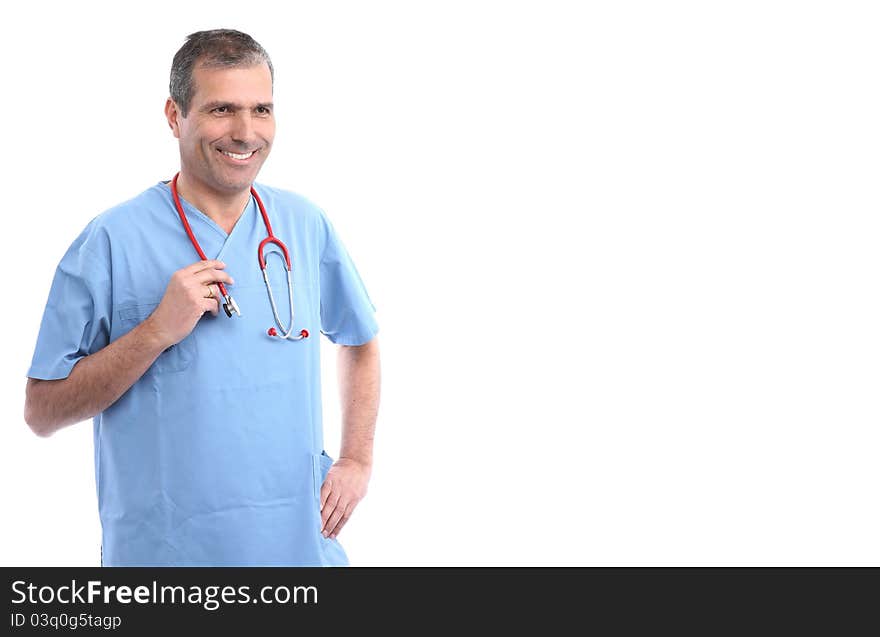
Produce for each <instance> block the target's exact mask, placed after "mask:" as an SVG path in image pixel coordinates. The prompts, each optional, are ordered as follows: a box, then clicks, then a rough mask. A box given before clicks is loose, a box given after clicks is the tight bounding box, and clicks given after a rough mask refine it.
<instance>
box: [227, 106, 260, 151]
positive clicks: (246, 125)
mask: <svg viewBox="0 0 880 637" xmlns="http://www.w3.org/2000/svg"><path fill="white" fill-rule="evenodd" d="M230 133H231V136H232V139H233V141H236V142H241V143H243V144H250V143H251V142H252V141H253V140H254V122H253V120H252V118H251V114H250V113H249V112H247V111H245V110H244V109H242V110H241V111H240V112H238V113H236V115H235V119H234V120H233V125H232V130H231V131H230Z"/></svg>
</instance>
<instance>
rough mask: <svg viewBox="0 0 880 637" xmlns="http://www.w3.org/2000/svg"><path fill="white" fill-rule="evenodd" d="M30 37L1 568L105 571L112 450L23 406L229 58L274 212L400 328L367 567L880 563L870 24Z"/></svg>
mask: <svg viewBox="0 0 880 637" xmlns="http://www.w3.org/2000/svg"><path fill="white" fill-rule="evenodd" d="M7 4H8V3H7ZM10 6H12V7H14V8H11V9H10V8H6V9H4V10H3V11H4V13H3V15H2V22H3V24H4V27H5V29H4V32H5V33H4V39H3V41H2V43H0V47H2V59H3V67H4V73H3V78H2V87H3V98H2V100H0V103H2V106H0V108H2V120H0V121H2V125H3V128H2V143H0V162H2V179H3V193H4V202H3V212H4V214H3V224H4V227H3V236H4V242H3V243H4V250H3V251H2V256H0V259H2V263H0V266H2V269H0V272H3V273H4V274H5V276H3V278H2V288H0V289H2V309H3V312H2V315H3V316H2V321H3V333H4V335H5V342H6V343H7V345H6V350H5V355H4V358H3V366H2V378H0V386H2V387H3V388H4V389H3V395H2V409H3V412H2V425H3V426H2V440H0V445H2V457H0V471H2V473H0V479H2V484H3V491H2V494H3V499H2V504H3V515H2V519H3V523H2V525H0V563H2V564H6V565H97V564H98V561H99V546H100V523H99V519H98V513H97V502H96V496H95V486H94V470H93V456H92V438H91V436H92V434H91V423H89V422H84V423H80V424H78V425H75V426H72V427H69V428H66V429H64V430H62V431H60V432H58V433H56V434H55V435H54V436H52V437H50V438H48V439H42V438H37V437H36V436H34V435H33V434H32V433H31V432H30V430H29V429H28V427H27V426H26V424H25V423H24V420H23V417H22V411H23V404H24V386H25V375H26V372H27V369H28V367H29V365H30V360H31V356H32V354H33V348H34V345H35V342H36V336H37V330H38V327H39V322H40V318H41V316H42V312H43V308H44V306H45V303H46V297H47V294H48V291H49V285H50V283H51V279H52V275H53V272H54V269H55V266H56V265H57V263H58V261H59V259H60V258H61V256H62V254H63V253H64V251H65V249H66V248H67V246H68V245H69V244H70V243H71V241H72V240H73V239H74V238H75V237H76V236H77V234H78V233H79V232H80V231H81V230H82V228H83V227H84V226H85V224H86V223H88V221H89V220H90V219H92V218H93V217H94V216H95V215H97V214H98V213H100V212H102V211H103V210H105V209H107V208H109V207H110V206H112V205H114V204H116V203H119V202H120V201H123V200H125V199H128V198H130V197H131V196H133V195H135V194H137V193H139V192H141V191H142V190H144V189H145V188H146V187H148V186H150V185H152V184H153V183H155V182H156V181H158V180H160V179H167V178H170V177H171V176H172V175H173V173H174V171H175V170H176V168H177V147H176V141H175V140H174V139H173V137H172V136H171V133H170V131H169V130H168V129H167V126H166V124H165V121H164V117H163V114H162V108H163V105H164V101H165V98H166V96H167V90H168V89H167V85H168V71H169V68H170V65H171V58H172V56H173V54H174V52H175V51H176V50H177V49H178V48H179V46H180V45H181V44H182V43H183V40H184V38H185V36H186V35H187V34H189V33H191V32H193V31H196V30H201V29H206V28H217V27H232V28H238V29H240V30H243V31H246V32H249V33H250V34H251V35H253V36H254V37H255V38H256V39H257V40H258V41H259V42H260V43H261V44H263V45H264V46H265V47H266V49H267V50H268V51H269V53H270V55H271V56H272V59H273V62H274V64H275V68H276V84H275V102H276V105H277V118H278V134H277V137H276V141H275V147H274V150H273V154H272V157H271V158H270V159H269V161H268V162H267V164H266V165H265V167H264V169H263V172H262V173H261V175H260V181H262V182H264V183H269V184H273V185H276V186H280V187H285V188H288V189H291V190H295V191H298V192H301V193H302V194H304V195H305V196H307V197H308V198H310V199H311V200H312V201H314V202H316V203H317V204H318V205H320V206H321V207H322V208H323V209H324V210H326V211H327V213H328V215H329V216H330V218H331V220H332V221H333V223H334V225H335V226H336V228H337V229H338V231H339V233H340V235H341V237H342V239H343V241H344V242H345V244H346V246H347V247H348V249H349V252H350V253H351V254H352V256H353V258H354V259H355V262H356V263H357V266H358V269H359V271H360V273H361V275H362V277H363V279H364V281H365V283H366V285H367V288H368V290H369V292H370V295H371V297H372V299H373V301H374V303H375V304H376V307H377V308H378V313H377V319H378V321H379V324H380V327H381V329H380V336H379V339H380V343H381V348H382V383H383V384H382V405H381V411H380V417H379V422H378V426H377V432H376V447H375V467H374V470H373V479H372V481H371V483H370V490H369V493H368V495H367V498H366V499H365V500H364V501H363V502H362V503H361V505H360V506H359V507H358V509H357V510H356V512H355V516H354V518H353V519H352V521H351V522H350V523H349V524H348V526H347V527H346V528H345V529H344V530H343V532H342V534H341V535H340V541H341V542H342V544H343V546H344V547H345V548H346V550H347V552H348V554H349V557H350V559H351V561H352V564H353V565H359V566H365V565H599V564H601V565H734V564H739V565H783V564H799V565H820V564H824V565H832V564H833V565H843V564H873V565H878V564H880V544H878V542H877V537H878V536H880V513H878V507H877V501H878V497H877V486H878V477H880V476H878V474H880V463H878V461H877V450H878V445H880V434H878V424H880V420H878V411H880V410H878V403H877V397H878V395H877V388H878V381H880V337H878V334H880V330H878V325H880V316H878V313H880V312H878V310H880V304H878V295H877V273H878V265H880V264H878V258H880V251H878V229H880V221H878V214H877V213H878V205H877V204H878V201H877V196H878V183H877V175H878V161H880V160H878V157H880V152H878V149H880V145H878V121H880V119H878V113H880V103H878V102H880V88H878V87H880V82H878V75H877V60H878V59H880V50H878V49H880V39H878V38H877V33H878V27H880V24H878V19H877V18H878V16H877V14H876V13H875V11H874V10H872V8H871V6H872V3H869V2H864V3H857V2H768V1H762V2H736V3H734V2H696V1H694V2H666V3H655V2H596V3H587V2H580V3H578V2H571V3H564V2H547V1H542V2H480V1H469V2H449V1H446V2H432V3H427V2H394V3H392V2H370V3H346V4H342V3H337V2H326V3H314V2H308V3H305V2H291V1H286V2H277V3H275V2H262V3H255V4H250V5H249V4H248V3H244V2H241V1H236V2H219V1H216V0H215V1H212V2H178V1H176V0H175V1H174V2H149V3H140V4H135V5H132V4H131V3H118V2H117V3H106V4H98V3H89V2H76V3H58V4H57V5H54V6H53V5H51V4H48V3H13V4H12V5H10ZM323 343H324V344H323V345H322V351H323V362H324V369H323V375H324V399H325V438H326V441H327V450H328V452H329V453H330V454H331V455H334V456H336V455H337V454H338V449H339V447H338V441H339V426H340V425H339V409H338V398H337V393H336V384H335V357H334V349H333V348H334V346H333V345H332V344H331V343H330V342H329V341H327V340H326V339H324V340H323Z"/></svg>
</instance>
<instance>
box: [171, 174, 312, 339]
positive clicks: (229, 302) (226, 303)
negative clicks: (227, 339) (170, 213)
mask: <svg viewBox="0 0 880 637" xmlns="http://www.w3.org/2000/svg"><path fill="white" fill-rule="evenodd" d="M179 176H180V173H177V174H176V175H174V179H172V180H171V195H172V197H174V205H175V206H177V214H178V215H180V221H181V222H182V223H183V228H184V230H186V234H187V235H188V236H189V240H190V241H191V242H192V244H193V247H194V248H195V249H196V252H198V253H199V256H200V257H202V260H204V261H207V260H208V257H206V256H205V253H204V252H202V247H201V246H200V245H199V242H198V241H196V237H195V235H194V234H193V231H192V228H190V227H189V221H187V220H186V215H185V214H184V213H183V206H182V205H180V196H179V195H178V194H177V178H178V177H179ZM251 195H253V197H254V199H255V200H256V201H257V205H258V206H259V207H260V214H261V215H263V223H264V224H266V232H268V233H269V236H268V237H266V238H265V239H263V240H262V241H261V242H260V247H259V248H257V257H258V258H259V261H260V271H261V272H262V273H263V282H264V283H265V284H266V291H267V292H268V293H269V304H270V305H271V306H272V314H273V315H274V316H275V325H277V326H278V330H280V332H279V331H278V330H276V329H275V328H274V327H270V328H269V329H268V330H267V332H266V333H267V334H269V336H279V337H281V338H286V339H289V340H291V341H298V340H300V339H303V338H308V337H309V331H308V330H300V333H299V334H297V335H296V336H293V280H292V278H291V268H290V254H289V253H288V252H287V246H285V245H284V244H283V243H282V242H281V240H280V239H278V238H277V237H276V236H275V235H274V234H272V225H271V224H270V223H269V217H268V216H267V215H266V208H265V207H264V206H263V200H262V199H260V195H258V194H257V191H256V190H254V187H253V186H251ZM267 243H274V244H275V245H277V246H278V247H279V248H281V252H283V253H284V263H285V265H286V266H287V295H288V297H289V301H290V323H289V325H290V327H289V328H285V327H284V323H282V322H281V319H280V318H278V308H277V307H275V297H274V296H272V286H271V285H269V275H268V274H266V258H265V257H264V256H263V248H264V247H265V246H266V244H267ZM269 254H278V253H277V252H270V253H269ZM279 256H280V255H279ZM217 287H219V288H220V294H222V295H223V311H224V312H226V316H228V317H229V318H232V313H233V312H235V313H236V314H238V315H239V316H241V310H239V309H238V304H237V303H236V302H235V299H233V298H232V296H231V295H230V294H229V292H227V291H226V286H225V285H223V283H222V282H221V281H218V282H217Z"/></svg>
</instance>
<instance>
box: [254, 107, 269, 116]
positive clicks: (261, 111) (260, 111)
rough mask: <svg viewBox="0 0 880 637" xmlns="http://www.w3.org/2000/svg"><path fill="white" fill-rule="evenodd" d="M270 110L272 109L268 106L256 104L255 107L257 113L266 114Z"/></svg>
mask: <svg viewBox="0 0 880 637" xmlns="http://www.w3.org/2000/svg"><path fill="white" fill-rule="evenodd" d="M271 112H272V110H271V109H270V108H269V107H268V106H258V107H257V113H259V114H260V115H268V114H269V113H271Z"/></svg>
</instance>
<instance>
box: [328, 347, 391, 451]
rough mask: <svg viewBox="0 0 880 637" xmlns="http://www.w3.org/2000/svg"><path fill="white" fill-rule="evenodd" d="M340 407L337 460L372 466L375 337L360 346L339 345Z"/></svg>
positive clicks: (376, 363) (376, 379) (376, 409)
mask: <svg viewBox="0 0 880 637" xmlns="http://www.w3.org/2000/svg"><path fill="white" fill-rule="evenodd" d="M336 369H337V375H338V379H339V398H340V402H341V407H342V449H341V451H340V453H339V457H340V458H351V459H352V460H357V461H358V462H360V463H362V464H363V465H365V466H366V467H372V466H373V434H374V432H375V430H376V417H377V416H378V414H379V384H380V373H379V337H374V338H373V340H371V341H369V342H368V343H364V344H363V345H342V346H340V348H339V353H338V355H337V365H336Z"/></svg>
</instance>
